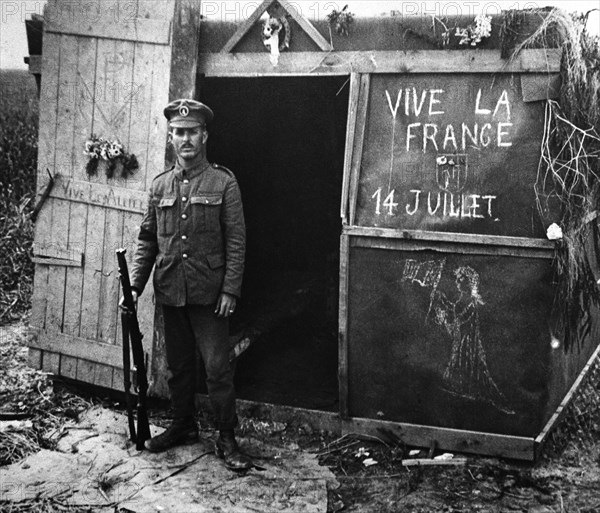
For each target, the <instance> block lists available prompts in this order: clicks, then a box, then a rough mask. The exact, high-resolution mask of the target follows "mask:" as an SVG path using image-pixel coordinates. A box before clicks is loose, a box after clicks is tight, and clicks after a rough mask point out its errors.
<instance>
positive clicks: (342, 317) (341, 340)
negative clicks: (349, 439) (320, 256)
mask: <svg viewBox="0 0 600 513" xmlns="http://www.w3.org/2000/svg"><path fill="white" fill-rule="evenodd" d="M349 239H350V238H349V237H348V235H346V234H345V233H342V235H341V237H340V293H339V316H338V386H339V403H340V415H341V416H342V418H347V417H348V284H349V280H350V276H349V259H350V246H349Z"/></svg>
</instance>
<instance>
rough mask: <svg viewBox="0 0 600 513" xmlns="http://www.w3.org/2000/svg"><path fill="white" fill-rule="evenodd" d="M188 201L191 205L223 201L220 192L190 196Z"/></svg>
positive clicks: (215, 203)
mask: <svg viewBox="0 0 600 513" xmlns="http://www.w3.org/2000/svg"><path fill="white" fill-rule="evenodd" d="M190 202H191V203H192V205H211V206H212V205H220V204H221V203H223V196H221V195H220V194H203V195H202V196H192V197H191V198H190Z"/></svg>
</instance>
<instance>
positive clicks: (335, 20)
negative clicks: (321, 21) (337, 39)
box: [327, 5, 354, 36]
mask: <svg viewBox="0 0 600 513" xmlns="http://www.w3.org/2000/svg"><path fill="white" fill-rule="evenodd" d="M327 21H328V22H329V26H330V27H333V28H334V29H335V31H336V32H337V33H338V34H340V35H342V36H348V35H349V34H350V25H352V24H353V23H354V14H353V13H351V12H350V11H348V6H347V5H345V6H344V8H343V9H342V10H341V11H337V10H336V9H333V11H331V12H330V13H329V14H328V15H327Z"/></svg>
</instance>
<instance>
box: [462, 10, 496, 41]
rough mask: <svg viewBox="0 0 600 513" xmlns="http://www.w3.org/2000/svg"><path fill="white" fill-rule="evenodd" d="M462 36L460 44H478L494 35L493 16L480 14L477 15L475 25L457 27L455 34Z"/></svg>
mask: <svg viewBox="0 0 600 513" xmlns="http://www.w3.org/2000/svg"><path fill="white" fill-rule="evenodd" d="M454 35H455V36H457V37H460V38H461V39H460V41H459V42H458V44H459V45H471V46H477V43H481V40H482V39H483V38H486V37H490V36H491V35H492V17H491V16H486V15H485V14H478V15H477V16H476V17H475V25H469V26H468V27H466V28H460V27H456V32H455V34H454Z"/></svg>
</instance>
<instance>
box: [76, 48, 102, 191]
mask: <svg viewBox="0 0 600 513" xmlns="http://www.w3.org/2000/svg"><path fill="white" fill-rule="evenodd" d="M77 43H78V52H79V59H78V62H77V77H76V81H75V84H74V87H73V89H72V96H73V110H74V115H73V141H72V145H73V149H74V151H73V158H72V166H73V172H72V173H71V178H72V179H73V180H75V181H85V182H88V180H89V178H88V176H87V173H86V171H85V166H86V164H87V162H88V157H87V156H85V155H84V154H83V149H84V148H85V142H86V141H87V139H88V138H89V137H90V136H91V135H92V133H93V131H94V128H93V120H94V99H95V97H96V67H97V62H98V40H97V39H90V38H85V37H80V38H78V41H77Z"/></svg>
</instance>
